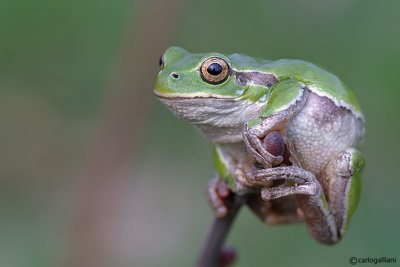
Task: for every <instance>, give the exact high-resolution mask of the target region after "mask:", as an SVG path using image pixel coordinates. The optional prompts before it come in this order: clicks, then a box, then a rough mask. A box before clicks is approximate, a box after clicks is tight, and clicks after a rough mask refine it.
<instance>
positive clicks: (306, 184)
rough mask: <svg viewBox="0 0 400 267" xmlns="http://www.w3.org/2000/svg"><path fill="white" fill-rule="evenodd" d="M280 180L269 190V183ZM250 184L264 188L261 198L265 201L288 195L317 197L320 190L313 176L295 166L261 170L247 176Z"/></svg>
mask: <svg viewBox="0 0 400 267" xmlns="http://www.w3.org/2000/svg"><path fill="white" fill-rule="evenodd" d="M276 180H282V181H283V183H282V184H281V185H279V186H276V187H272V188H270V185H271V182H273V181H276ZM247 181H248V182H249V183H250V184H253V185H257V186H260V187H264V188H263V189H262V190H261V198H262V199H263V200H265V201H268V200H271V199H276V198H281V197H285V196H289V195H308V196H319V195H320V194H321V192H322V188H321V185H320V183H319V182H318V180H317V179H316V178H315V176H314V174H312V173H311V172H308V171H306V170H304V169H302V168H299V167H296V166H286V167H276V168H272V169H262V170H257V171H254V172H250V173H248V174H247Z"/></svg>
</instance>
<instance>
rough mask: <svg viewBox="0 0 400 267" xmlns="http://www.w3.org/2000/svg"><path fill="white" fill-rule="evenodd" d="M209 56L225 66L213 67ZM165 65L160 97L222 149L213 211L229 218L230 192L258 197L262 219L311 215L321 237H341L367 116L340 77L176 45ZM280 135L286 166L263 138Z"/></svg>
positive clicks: (254, 202) (354, 194)
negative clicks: (286, 160)
mask: <svg viewBox="0 0 400 267" xmlns="http://www.w3.org/2000/svg"><path fill="white" fill-rule="evenodd" d="M209 62H217V63H218V64H220V66H217V67H222V68H219V69H218V68H217V69H212V68H211V69H210V68H207V66H209V65H208V64H209ZM160 64H161V66H162V69H161V71H160V73H159V74H158V78H157V82H156V86H155V90H154V92H155V94H156V96H157V97H158V98H159V99H160V100H161V102H162V103H163V104H165V105H166V106H167V107H168V108H169V109H170V110H171V111H172V112H173V113H174V114H176V115H177V116H178V117H179V118H181V119H184V120H186V121H188V122H190V123H191V124H192V125H194V126H195V127H196V128H197V129H199V130H200V132H201V133H202V134H203V135H204V136H205V137H206V138H207V139H208V140H210V141H211V142H212V143H213V144H214V146H215V149H214V159H215V166H216V170H217V175H216V177H215V178H214V179H212V180H211V181H210V183H209V190H208V195H209V199H210V200H211V204H212V207H213V209H214V212H215V214H216V216H218V217H224V216H225V215H226V214H227V207H226V206H225V204H224V199H223V197H225V196H226V195H227V194H228V193H227V192H229V190H231V191H233V192H235V193H237V194H253V197H252V199H251V200H250V201H249V203H248V204H249V206H250V208H251V209H252V210H253V211H254V212H255V213H256V214H257V215H258V216H259V217H260V218H261V219H262V220H263V221H264V222H266V223H271V224H280V223H292V222H299V221H304V223H305V224H306V226H307V228H308V230H309V232H310V233H311V235H312V236H313V237H314V238H315V239H316V240H317V241H319V242H321V243H324V244H334V243H336V242H337V241H339V240H340V239H341V237H342V236H343V235H344V233H345V231H346V230H347V227H348V225H349V222H350V219H351V216H352V215H353V213H354V211H355V209H356V207H357V203H358V199H359V195H360V190H361V184H360V171H361V169H362V168H363V166H364V160H363V157H362V155H361V153H360V152H359V151H358V150H357V149H356V146H357V144H358V143H359V141H360V140H361V139H362V136H363V134H364V117H363V115H362V112H361V109H360V106H359V104H358V102H357V100H356V99H355V97H354V95H353V94H352V92H351V91H350V90H349V89H347V87H346V86H345V85H344V84H343V83H342V82H341V81H340V80H339V79H338V78H337V77H336V76H334V75H332V74H331V73H329V72H326V71H325V70H323V69H321V68H319V67H317V66H316V65H314V64H311V63H308V62H305V61H301V60H288V59H285V60H278V61H268V60H263V59H254V58H251V57H248V56H244V55H238V54H233V55H229V56H225V55H222V54H218V53H207V54H191V53H189V52H187V51H186V50H183V49H181V48H178V47H172V48H169V49H168V50H167V51H166V52H165V54H164V55H163V56H162V58H161V62H160ZM224 64H226V66H225V65H224ZM210 66H211V65H210ZM212 67H215V65H213V66H212ZM221 69H222V71H221ZM225 73H226V75H225ZM214 75H219V76H214ZM221 75H222V76H221ZM273 131H278V132H279V134H280V135H281V136H282V138H283V140H284V143H285V147H286V149H287V151H288V153H289V155H290V156H289V164H288V163H287V162H285V161H284V158H283V156H282V155H275V156H274V155H272V154H270V153H269V152H268V151H267V150H266V148H265V147H264V146H263V144H262V139H263V138H264V137H265V136H266V135H268V134H269V133H272V132H273ZM221 192H222V193H221Z"/></svg>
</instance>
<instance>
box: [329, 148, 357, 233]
mask: <svg viewBox="0 0 400 267" xmlns="http://www.w3.org/2000/svg"><path fill="white" fill-rule="evenodd" d="M364 165H365V162H364V158H363V157H362V155H361V153H360V152H359V151H358V150H356V149H354V148H349V149H346V150H344V151H342V152H340V153H339V154H338V155H337V156H336V157H334V158H333V159H332V160H331V161H330V162H329V163H328V165H327V166H326V168H325V174H324V175H325V177H324V180H325V181H327V183H328V186H329V193H328V195H327V198H328V203H329V208H330V210H331V212H332V214H333V216H334V218H335V221H336V225H337V228H338V234H339V236H340V237H341V236H343V235H344V233H345V231H346V229H347V227H348V225H349V223H350V219H351V217H352V215H353V213H354V211H355V209H356V208H357V204H358V201H359V197H360V193H361V175H360V174H361V170H362V168H363V167H364Z"/></svg>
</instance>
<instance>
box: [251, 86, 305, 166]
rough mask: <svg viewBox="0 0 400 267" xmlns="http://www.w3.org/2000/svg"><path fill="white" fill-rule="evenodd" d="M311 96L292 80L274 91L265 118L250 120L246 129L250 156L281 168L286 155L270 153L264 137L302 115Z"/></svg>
mask: <svg viewBox="0 0 400 267" xmlns="http://www.w3.org/2000/svg"><path fill="white" fill-rule="evenodd" d="M307 96H308V90H307V88H306V87H305V86H304V85H303V84H301V83H300V82H298V81H296V80H293V79H289V80H285V81H283V82H280V83H279V84H277V85H275V86H274V87H273V88H271V92H270V94H269V96H268V99H267V104H266V109H265V111H264V112H263V113H262V114H261V117H260V118H258V119H255V120H253V121H250V122H249V123H248V124H246V125H245V128H244V130H243V141H244V143H245V145H246V147H247V150H248V151H249V155H250V156H251V157H252V158H253V159H254V160H255V161H256V162H258V163H260V164H262V165H263V166H264V167H265V168H271V167H272V166H278V165H279V164H280V163H281V162H282V161H283V157H282V156H274V155H272V154H271V153H269V152H268V151H267V150H266V149H265V146H264V145H263V144H262V141H261V140H262V138H264V137H265V136H266V135H267V134H268V133H271V132H273V131H280V130H282V129H284V128H285V126H286V124H287V122H288V121H289V120H290V119H291V118H292V117H293V116H295V115H296V114H297V113H299V112H300V111H301V110H302V108H303V107H304V104H305V103H306V100H307Z"/></svg>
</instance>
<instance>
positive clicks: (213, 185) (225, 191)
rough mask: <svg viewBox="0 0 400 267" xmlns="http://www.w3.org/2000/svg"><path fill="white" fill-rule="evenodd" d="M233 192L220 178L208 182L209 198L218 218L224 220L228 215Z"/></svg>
mask: <svg viewBox="0 0 400 267" xmlns="http://www.w3.org/2000/svg"><path fill="white" fill-rule="evenodd" d="M230 196H231V191H230V189H229V186H228V184H227V183H226V182H225V181H223V180H221V179H220V178H219V177H214V178H212V179H211V180H210V181H209V182H208V186H207V198H208V200H209V202H210V204H211V208H212V210H213V212H214V214H215V216H216V217H217V218H224V217H225V216H226V215H227V214H228V206H229V201H230Z"/></svg>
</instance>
